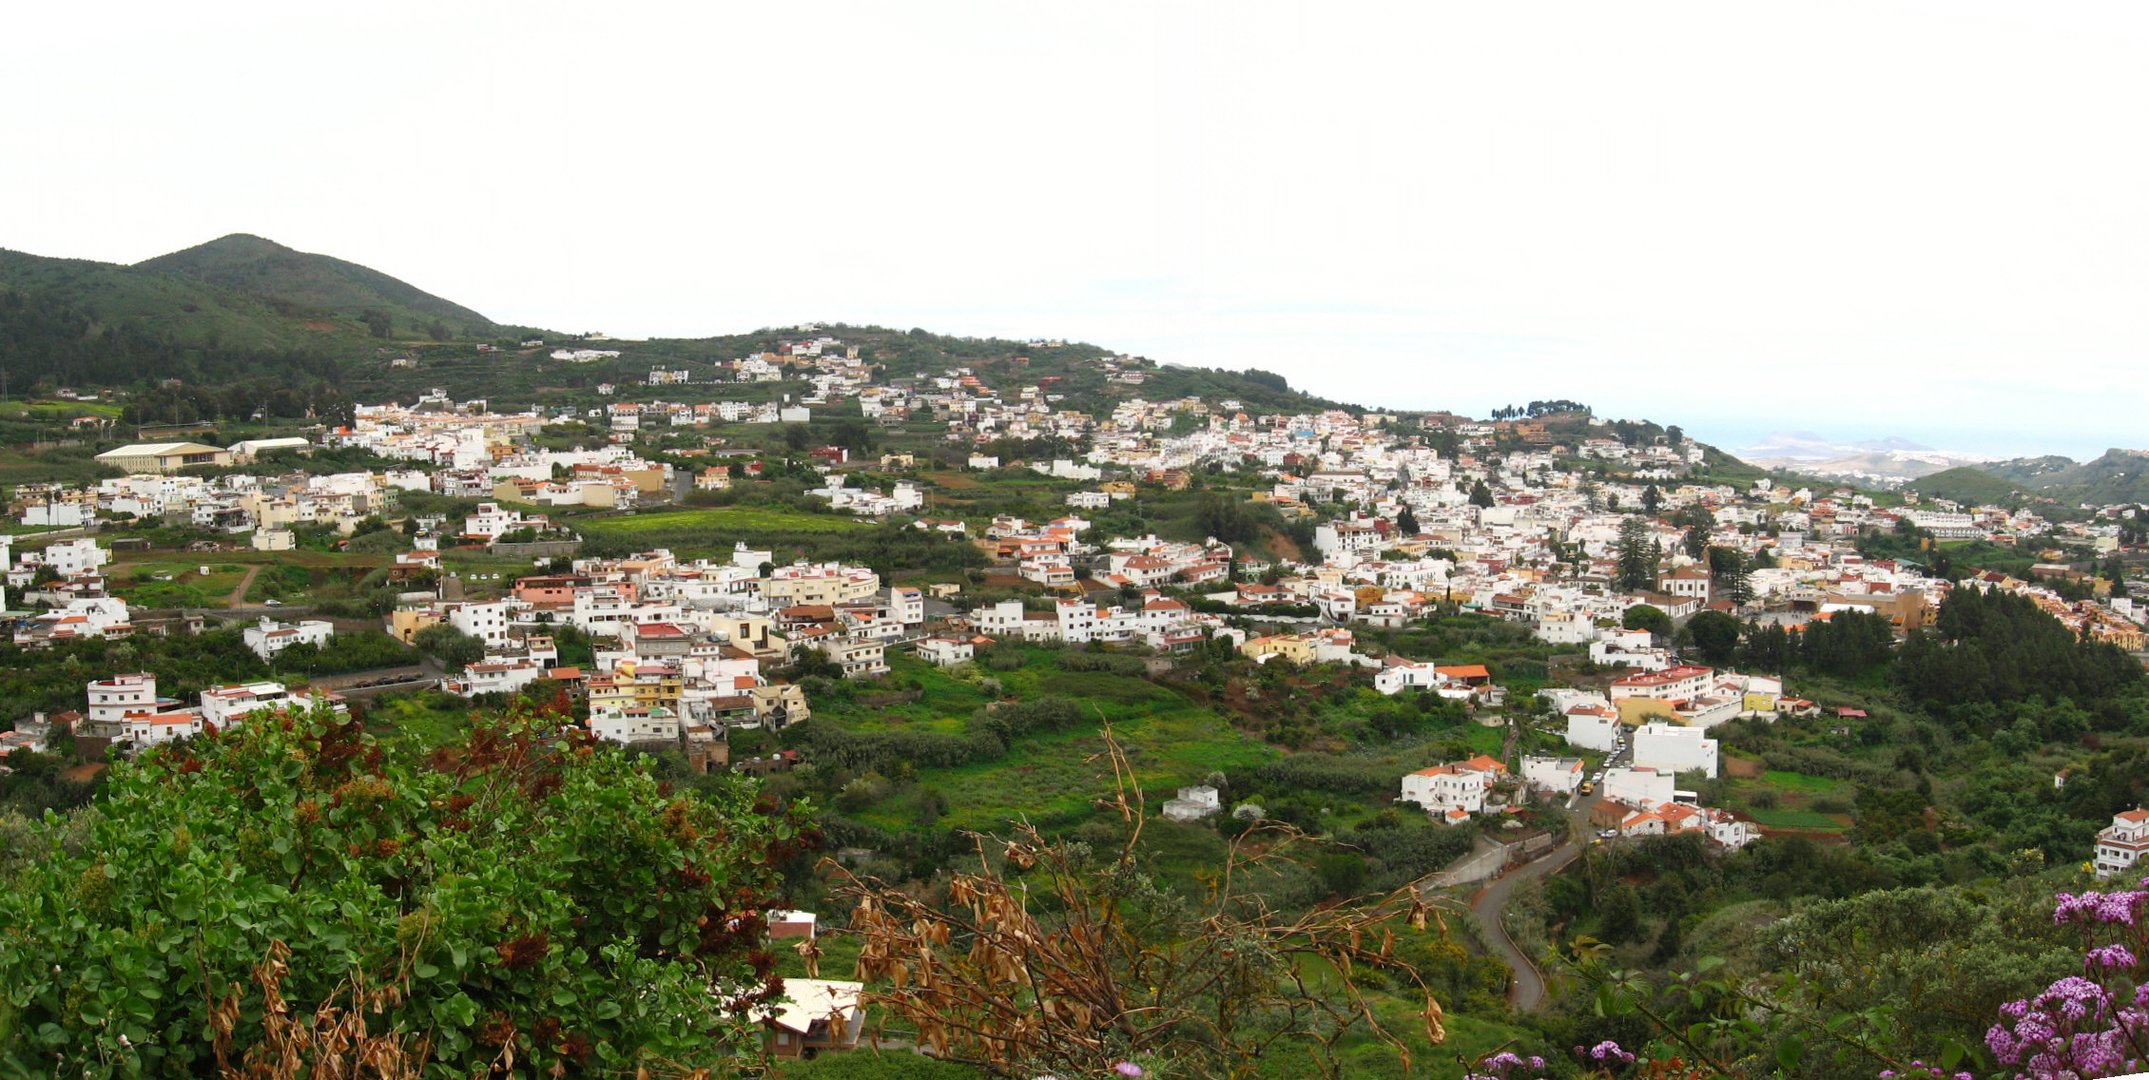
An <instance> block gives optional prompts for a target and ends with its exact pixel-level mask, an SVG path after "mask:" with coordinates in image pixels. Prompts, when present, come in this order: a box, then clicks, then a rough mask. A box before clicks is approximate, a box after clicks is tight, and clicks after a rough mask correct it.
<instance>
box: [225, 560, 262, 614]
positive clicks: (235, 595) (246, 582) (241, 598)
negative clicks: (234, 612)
mask: <svg viewBox="0 0 2149 1080" xmlns="http://www.w3.org/2000/svg"><path fill="white" fill-rule="evenodd" d="M263 565H265V564H263V563H255V564H253V565H252V566H249V567H247V568H246V576H245V577H242V578H240V579H239V583H238V584H237V585H234V586H232V589H231V595H230V596H227V597H225V598H224V606H225V607H245V606H246V590H248V589H250V588H252V587H253V585H254V578H256V577H258V576H260V574H261V568H262V566H263Z"/></svg>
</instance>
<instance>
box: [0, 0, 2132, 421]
mask: <svg viewBox="0 0 2149 1080" xmlns="http://www.w3.org/2000/svg"><path fill="white" fill-rule="evenodd" d="M369 15H370V17H368V18H364V19H355V20H354V19H351V18H349V17H348V15H347V13H344V12H341V11H339V10H334V9H321V8H310V7H305V6H293V5H282V4H270V3H259V2H249V3H233V4H226V5H216V6H213V7H210V8H174V7H170V6H168V5H152V4H145V3H122V4H119V5H116V7H110V8H97V9H80V8H66V7H62V6H49V5H48V6H45V7H40V8H33V9H29V10H26V11H24V12H22V13H20V16H19V18H18V20H17V21H18V23H19V24H20V25H19V26H18V27H17V29H18V31H19V33H18V34H17V36H16V38H15V40H18V41H23V42H35V41H79V40H91V39H94V40H96V41H97V43H98V52H97V55H98V62H97V63H96V64H84V63H81V62H80V59H79V57H78V56H76V55H74V54H73V53H72V52H71V51H70V50H63V49H19V50H17V51H16V55H14V56H12V57H11V63H10V65H8V66H7V68H6V70H5V74H0V80H5V83H4V84H5V85H7V86H8V87H10V88H11V89H13V90H14V91H15V93H14V94H13V95H12V100H15V101H18V102H25V103H28V102H35V103H37V107H35V108H18V109H14V110H9V111H8V112H7V113H6V114H5V115H0V134H4V135H5V136H6V137H7V138H8V140H9V143H10V145H14V146H17V147H22V148H33V149H34V150H35V152H30V153H24V154H21V155H18V158H17V159H16V160H15V161H14V162H12V163H11V164H12V165H13V166H14V167H12V168H10V169H9V170H7V171H6V172H5V173H0V200H5V204H6V205H10V206H15V207H18V208H33V209H34V210H35V212H34V213H23V214H19V215H18V216H17V217H16V219H15V220H13V221H11V222H9V223H8V224H7V225H6V226H4V227H0V245H4V246H7V247H11V248H18V249H21V250H26V251H31V252H36V253H38V254H51V255H58V256H70V257H77V258H92V259H101V260H107V261H113V262H129V263H131V262H136V261H140V260H142V259H145V258H150V257H153V256H155V255H159V254H163V253H166V252H169V251H174V250H179V249H182V248H186V247H190V246H193V245H195V244H199V243H202V242H204V241H206V240H209V239H211V238H214V237H216V236H220V235H223V234H226V233H232V232H247V233H253V234H256V235H260V236H265V237H268V238H270V239H272V240H275V241H277V242H279V243H283V244H286V245H289V246H291V247H294V248H297V249H300V250H303V251H312V252H320V253H324V254H329V255H334V256H336V257H338V258H343V259H348V260H351V261H353V262H358V263H361V264H364V265H367V266H370V267H374V268H376V269H379V270H381V271H383V272H385V273H389V274H392V275H394V276H396V277H398V278H401V279H403V280H406V281H409V282H411V283H412V284H414V285H416V286H418V287H419V288H422V289H425V290H426V291H428V292H432V293H435V294H437V295H440V296H443V297H446V298H448V299H450V300H453V301H455V302H456V303H460V304H465V305H468V306H470V307H472V308H475V309H476V310H479V311H482V312H484V313H485V314H487V315H488V316H490V317H492V318H494V319H498V320H501V321H503V322H509V323H523V324H529V325H537V326H546V327H551V328H554V329H557V330H561V331H569V332H572V331H584V330H603V331H606V332H609V333H612V334H616V335H620V336H699V335H707V334H713V333H727V332H737V331H739V330H743V329H750V328H755V327H760V326H768V325H787V324H793V323H796V322H799V321H802V320H808V319H841V320H844V321H848V322H858V323H866V322H871V323H882V324H887V325H895V326H903V327H908V326H924V327H927V328H929V329H933V330H935V331H938V332H943V333H955V334H977V335H984V334H991V335H999V336H1009V337H1067V338H1075V339H1085V340H1090V341H1094V342H1096V343H1098V344H1102V345H1107V346H1110V347H1113V348H1117V349H1123V350H1126V351H1129V352H1135V353H1141V354H1144V355H1149V356H1151V357H1153V358H1155V359H1158V360H1160V361H1165V362H1176V363H1185V364H1191V365H1203V366H1218V367H1229V368H1245V367H1263V368H1268V369H1271V370H1274V371H1278V372H1280V373H1282V374H1284V375H1286V376H1287V377H1289V378H1291V379H1292V381H1293V382H1294V384H1297V385H1301V386H1304V387H1306V388H1308V389H1311V390H1313V391H1315V392H1317V393H1321V394H1323V395H1326V396H1331V397H1336V398H1341V399H1345V400H1351V401H1356V402H1359V403H1362V404H1368V405H1382V406H1390V407H1396V408H1432V409H1441V408H1444V409H1451V410H1454V411H1456V412H1463V413H1476V414H1482V413H1483V412H1484V411H1485V410H1487V409H1490V408H1492V407H1495V406H1498V405H1501V404H1506V403H1510V402H1522V401H1527V400H1529V399H1531V398H1546V397H1572V398H1577V399H1580V400H1584V401H1588V402H1590V403H1591V404H1592V405H1594V406H1596V407H1597V408H1598V410H1599V411H1600V412H1603V413H1605V414H1607V415H1615V416H1636V417H1639V416H1646V417H1649V418H1652V419H1660V420H1663V421H1664V422H1667V423H1678V424H1680V425H1681V426H1683V427H1684V428H1686V429H1687V430H1688V431H1691V432H1694V433H1695V434H1696V435H1697V436H1701V437H1704V438H1709V439H1710V440H1711V441H1714V442H1719V443H1721V444H1723V445H1725V446H1726V447H1727V448H1737V447H1738V446H1739V445H1741V444H1742V443H1743V442H1745V441H1746V440H1749V439H1752V438H1757V437H1758V436H1760V435H1763V434H1766V433H1767V432H1769V431H1774V430H1795V429H1810V430H1828V431H1838V432H1842V433H1844V434H1845V435H1847V436H1853V437H1879V436H1886V435H1900V436H1903V437H1907V438H1911V439H1915V440H1916V441H1919V442H1924V443H1927V444H1930V445H1933V446H1936V447H1939V448H1942V449H1951V450H1963V451H1966V452H1983V453H2006V454H2018V453H2023V454H2026V453H2045V452H2052V453H2063V454H2067V455H2068V456H2071V457H2076V458H2084V457H2090V456H2094V455H2096V454H2098V453H2101V452H2102V451H2103V450H2104V449H2105V448H2107V447H2110V446H2127V445H2141V444H2142V443H2143V442H2144V441H2145V440H2144V439H2143V438H2141V437H2140V436H2139V435H2138V434H2136V432H2137V431H2138V430H2139V428H2138V426H2137V425H2136V424H2135V423H2134V421H2133V420H2132V418H2133V417H2136V416H2140V415H2142V414H2143V413H2144V412H2149V376H2145V375H2144V374H2143V368H2144V364H2143V361H2144V359H2145V358H2149V315H2145V314H2144V313H2143V312H2142V309H2141V306H2140V302H2139V298H2140V297H2141V296H2142V295H2144V294H2145V293H2149V204H2145V203H2144V201H2143V200H2142V199H2141V198H2140V192H2141V191H2143V190H2149V145H2145V144H2143V143H2142V142H2141V141H2140V140H2136V139H2129V138H2126V137H2124V135H2123V133H2124V132H2126V131H2130V130H2132V125H2133V120H2134V116H2133V112H2134V110H2133V103H2135V102H2139V101H2143V100H2149V66H2145V65H2142V64H2141V63H2139V59H2138V58H2139V56H2140V54H2141V51H2142V47H2143V46H2144V45H2149V8H2143V7H2141V6H2139V5H2129V4H2121V3H2087V4H2071V5H2038V6H2035V7H2026V6H2023V5H2016V4H2007V3H1999V2H1983V0H1953V2H1938V0H1873V2H1861V3H1851V2H1848V0H1823V2H1819V3H1816V4H1812V5H1804V6H1801V7H1797V8H1769V7H1758V6H1747V5H1727V4H1721V3H1714V2H1701V0H1682V2H1674V3H1664V4H1652V5H1645V6H1618V7H1606V6H1604V5H1594V4H1587V3H1579V2H1576V3H1552V4H1547V5H1542V6H1540V5H1529V6H1521V5H1468V4H1447V3H1431V4H1408V5H1404V4H1394V5H1380V4H1375V5H1366V6H1348V7H1340V8H1339V7H1334V6H1330V5H1315V4H1308V3H1276V4H1252V5H1243V6H1239V7H1234V8H1231V9H1229V10H1228V11H1226V10H1220V9H1217V8H1214V7H1210V6H1207V5H1200V4H1190V3H1173V2H1168V0H1167V2H1160V3H1141V4H1135V3H1127V4H1114V3H1102V4H1097V5H1083V6H1081V7H1079V8H1068V7H1056V8H1054V7H1041V6H1009V5H995V4H986V3H964V2H952V0H951V2H946V3H928V4H923V5H905V6H902V7H896V6H889V5H878V4H867V3H862V2H845V0H818V2H816V0H808V2H803V3H799V4H794V5H782V6H780V7H768V6H754V7H734V6H726V5H671V4H630V5H626V6H624V7H621V8H619V9H617V10H608V11H607V12H606V13H604V14H602V15H598V14H592V13H591V12H590V10H589V9H586V8H582V7H573V6H568V5H555V4H545V3H532V4H524V5H516V6H514V7H512V8H510V7H503V6H497V5H490V4H482V3H474V4H451V5H430V4H416V3H389V4H386V5H383V6H380V7H377V8H374V9H369ZM412 27H422V30H423V32H420V33H412V32H410V29H411V28H412Z"/></svg>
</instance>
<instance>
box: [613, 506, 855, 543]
mask: <svg viewBox="0 0 2149 1080" xmlns="http://www.w3.org/2000/svg"><path fill="white" fill-rule="evenodd" d="M572 524H573V526H574V528H575V529H577V530H579V531H580V532H582V533H584V534H585V535H613V536H634V535H637V534H641V533H660V532H669V531H673V530H695V531H705V532H709V533H721V534H727V535H731V536H739V535H744V534H750V533H759V532H815V533H830V532H846V531H849V530H851V529H859V528H864V527H865V526H864V525H863V524H861V523H860V522H857V521H853V520H851V519H850V518H846V517H837V516H835V515H833V514H801V513H798V512H796V511H791V510H771V509H768V508H766V507H759V506H719V507H711V508H709V509H705V510H656V511H645V512H639V513H635V514H632V515H607V516H604V517H587V518H575V519H573V521H572Z"/></svg>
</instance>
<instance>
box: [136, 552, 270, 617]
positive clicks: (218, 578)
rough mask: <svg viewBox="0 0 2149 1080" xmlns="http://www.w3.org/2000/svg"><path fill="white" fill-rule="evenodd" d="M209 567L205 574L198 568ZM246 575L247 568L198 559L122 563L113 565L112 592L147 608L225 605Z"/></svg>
mask: <svg viewBox="0 0 2149 1080" xmlns="http://www.w3.org/2000/svg"><path fill="white" fill-rule="evenodd" d="M203 566H207V567H208V568H209V574H208V576H206V577H205V576H203V575H202V574H201V573H200V571H201V568H202V567H203ZM245 577H246V567H244V566H240V565H236V564H233V563H227V562H221V561H219V562H209V563H204V562H202V561H201V560H199V559H194V560H179V559H162V560H157V561H153V562H130V563H122V564H120V565H117V566H114V567H113V568H112V571H111V574H110V577H109V581H110V583H111V589H112V594H113V595H115V596H119V597H123V598H125V599H126V601H127V602H128V603H130V604H135V605H138V606H141V607H150V608H178V607H187V608H203V607H224V606H226V601H227V600H229V599H230V598H231V590H233V589H234V588H237V587H238V584H239V582H240V581H241V580H243V579H244V578H245Z"/></svg>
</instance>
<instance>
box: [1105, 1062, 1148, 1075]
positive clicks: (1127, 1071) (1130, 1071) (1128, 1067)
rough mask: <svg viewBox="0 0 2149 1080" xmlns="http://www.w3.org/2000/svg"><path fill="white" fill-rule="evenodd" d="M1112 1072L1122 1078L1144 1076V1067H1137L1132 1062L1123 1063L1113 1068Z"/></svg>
mask: <svg viewBox="0 0 2149 1080" xmlns="http://www.w3.org/2000/svg"><path fill="white" fill-rule="evenodd" d="M1112 1071H1113V1072H1116V1073H1118V1074H1119V1075H1121V1076H1140V1075H1142V1067H1141V1066H1139V1065H1136V1064H1135V1063H1133V1062H1131V1061H1122V1062H1120V1063H1119V1064H1117V1065H1114V1066H1112Z"/></svg>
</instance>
